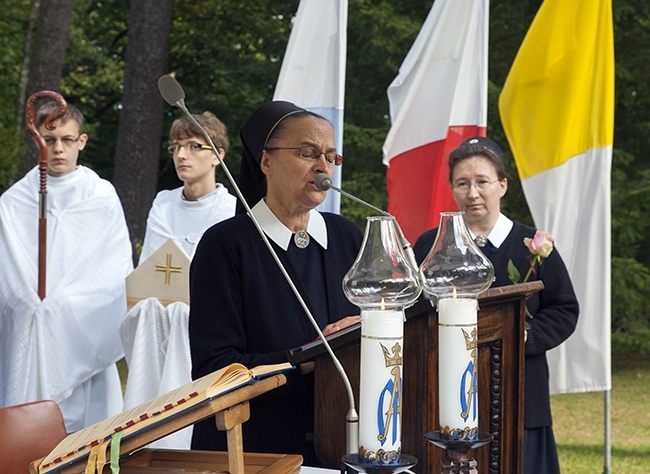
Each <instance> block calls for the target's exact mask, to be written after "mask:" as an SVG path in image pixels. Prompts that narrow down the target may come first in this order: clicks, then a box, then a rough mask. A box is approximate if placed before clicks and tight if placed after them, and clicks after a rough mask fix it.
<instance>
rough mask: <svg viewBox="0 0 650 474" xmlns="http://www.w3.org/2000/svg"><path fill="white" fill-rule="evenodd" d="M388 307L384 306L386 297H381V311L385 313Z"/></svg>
mask: <svg viewBox="0 0 650 474" xmlns="http://www.w3.org/2000/svg"><path fill="white" fill-rule="evenodd" d="M385 309H386V307H385V306H384V297H383V296H382V297H381V310H382V311H384V310H385Z"/></svg>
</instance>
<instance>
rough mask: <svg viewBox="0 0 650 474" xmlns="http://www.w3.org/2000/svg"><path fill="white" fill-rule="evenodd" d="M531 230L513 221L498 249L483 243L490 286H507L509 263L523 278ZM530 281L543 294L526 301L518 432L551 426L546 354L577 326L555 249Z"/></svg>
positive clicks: (429, 235)
mask: <svg viewBox="0 0 650 474" xmlns="http://www.w3.org/2000/svg"><path fill="white" fill-rule="evenodd" d="M437 231H438V230H437V229H432V230H429V231H427V232H425V233H424V234H422V235H421V236H420V237H419V238H418V240H417V242H416V243H415V246H414V247H413V250H414V252H415V256H416V259H417V261H418V263H421V262H422V261H423V260H424V259H425V258H426V256H427V254H428V253H429V250H430V249H431V246H432V245H433V243H434V241H435V238H436V235H437ZM534 235H535V229H533V228H532V227H528V226H525V225H522V224H519V223H517V222H515V223H514V226H513V228H512V230H511V231H510V233H509V234H508V236H507V237H506V239H505V241H504V242H503V244H502V245H501V246H500V247H499V248H498V249H496V248H494V247H493V246H492V245H491V244H489V243H488V245H486V247H484V248H483V252H484V253H485V255H486V256H487V257H488V258H489V259H490V261H491V262H492V264H493V265H494V270H495V278H496V279H495V281H494V283H493V284H492V286H493V287H497V286H506V285H511V284H512V282H511V281H510V279H509V277H508V261H509V260H512V262H513V263H514V264H515V266H516V267H517V269H518V270H519V272H520V274H521V278H522V279H523V278H524V277H525V275H526V273H527V272H528V268H529V266H530V262H529V258H528V256H529V251H528V248H527V247H526V246H525V245H524V242H523V241H524V237H529V238H532V237H533V236H534ZM534 279H538V280H542V281H543V282H544V289H543V290H542V291H540V292H539V293H535V294H533V295H532V296H531V297H530V298H528V299H527V300H526V306H527V307H528V311H529V312H530V314H532V315H533V318H532V319H530V320H529V323H530V327H529V329H528V339H527V341H526V357H525V385H524V391H525V396H524V427H525V428H539V427H542V426H550V425H552V420H551V406H550V395H549V372H548V363H547V361H546V351H548V350H549V349H553V348H554V347H556V346H558V345H560V344H561V343H562V342H564V341H565V340H566V339H567V338H568V337H569V336H570V335H571V334H572V333H573V331H574V330H575V328H576V325H577V323H578V313H579V308H578V299H577V298H576V295H575V293H574V291H573V285H572V284H571V279H570V278H569V273H568V272H567V269H566V266H565V265H564V262H563V261H562V257H561V256H560V254H559V252H558V251H557V249H554V250H553V252H552V253H551V254H550V255H549V256H548V258H546V259H545V260H544V261H543V263H542V265H541V266H540V267H539V269H538V271H537V277H536V278H535V277H534V276H531V277H530V278H529V281H532V280H534Z"/></svg>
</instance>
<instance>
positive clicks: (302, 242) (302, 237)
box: [293, 230, 309, 249]
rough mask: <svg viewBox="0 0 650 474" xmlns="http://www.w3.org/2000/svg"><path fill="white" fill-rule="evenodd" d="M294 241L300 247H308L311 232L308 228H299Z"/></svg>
mask: <svg viewBox="0 0 650 474" xmlns="http://www.w3.org/2000/svg"><path fill="white" fill-rule="evenodd" d="M293 241H294V243H295V244H296V247H298V248H299V249H304V248H307V246H308V245H309V234H308V233H307V231H306V230H299V231H298V232H296V234H295V235H294V236H293Z"/></svg>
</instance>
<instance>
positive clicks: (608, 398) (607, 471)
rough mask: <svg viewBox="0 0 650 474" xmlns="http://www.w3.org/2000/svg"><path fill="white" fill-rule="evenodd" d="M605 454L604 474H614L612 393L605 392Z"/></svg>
mask: <svg viewBox="0 0 650 474" xmlns="http://www.w3.org/2000/svg"><path fill="white" fill-rule="evenodd" d="M604 398H605V452H604V453H603V454H604V461H605V463H604V467H603V474H611V472H612V411H611V408H612V405H611V403H612V391H611V390H605V397H604Z"/></svg>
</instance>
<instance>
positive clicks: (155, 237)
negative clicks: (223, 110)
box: [139, 112, 237, 263]
mask: <svg viewBox="0 0 650 474" xmlns="http://www.w3.org/2000/svg"><path fill="white" fill-rule="evenodd" d="M194 118H195V119H196V121H197V122H199V124H201V126H202V127H203V128H204V129H205V130H206V131H207V132H208V135H209V136H210V138H211V139H212V142H213V143H214V145H215V146H216V147H217V149H218V150H219V154H220V155H221V157H222V158H223V157H224V156H225V155H226V153H227V152H228V148H229V147H230V140H229V139H228V131H227V129H226V126H225V125H224V124H223V123H222V122H221V120H219V119H218V118H217V117H216V116H215V115H214V114H212V113H211V112H203V113H202V114H200V115H194ZM168 151H169V153H170V155H171V156H172V159H173V160H174V167H175V168H176V174H177V175H178V178H179V179H180V180H181V181H182V182H183V186H181V187H178V188H176V189H171V190H163V191H160V192H159V193H158V195H157V196H156V199H155V200H154V202H153V205H152V207H151V210H150V211H149V217H148V218H147V230H146V233H145V237H144V242H143V244H142V252H141V253H140V260H139V263H142V262H144V261H145V260H146V259H147V258H148V257H149V256H150V255H151V254H152V253H154V252H155V251H156V250H158V248H160V246H161V245H163V244H164V243H165V242H167V240H168V239H170V238H174V239H176V240H177V241H178V243H179V244H181V246H182V247H183V249H184V250H185V251H186V252H187V254H188V255H189V257H190V258H191V257H192V256H193V255H194V249H195V248H196V246H197V244H198V243H199V240H200V239H201V236H202V235H203V232H205V231H206V229H208V228H209V227H211V226H212V225H213V224H216V223H217V222H220V221H222V220H224V219H228V218H230V217H232V216H234V215H235V206H236V203H237V199H236V198H235V196H233V195H232V194H230V193H229V192H228V190H227V189H226V187H225V186H224V185H223V184H220V183H217V181H216V177H215V171H216V169H217V166H219V164H220V161H219V157H218V156H217V155H216V154H215V153H214V151H212V149H211V147H210V146H209V145H208V143H207V140H206V139H205V137H204V136H203V133H202V132H201V130H200V129H199V127H197V126H196V124H195V123H194V122H193V121H192V120H191V119H190V118H189V117H183V118H180V119H177V120H175V121H174V122H173V123H172V127H171V129H170V131H169V147H168Z"/></svg>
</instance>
